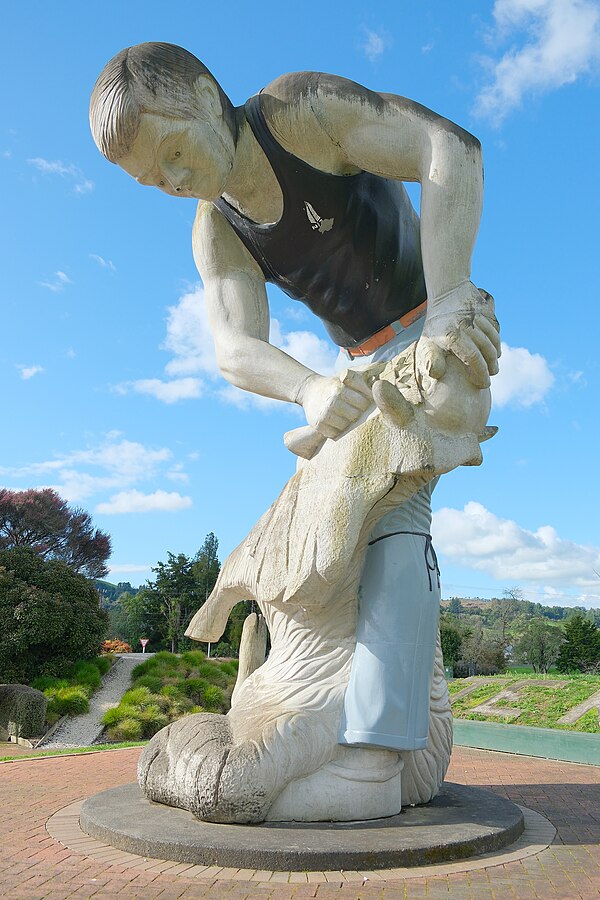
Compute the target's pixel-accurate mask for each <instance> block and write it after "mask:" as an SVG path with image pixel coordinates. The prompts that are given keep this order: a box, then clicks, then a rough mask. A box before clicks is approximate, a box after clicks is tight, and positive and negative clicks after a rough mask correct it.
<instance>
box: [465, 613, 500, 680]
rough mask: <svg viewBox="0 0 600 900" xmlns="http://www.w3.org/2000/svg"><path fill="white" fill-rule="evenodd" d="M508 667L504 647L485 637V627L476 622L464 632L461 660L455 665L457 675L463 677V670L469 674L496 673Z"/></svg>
mask: <svg viewBox="0 0 600 900" xmlns="http://www.w3.org/2000/svg"><path fill="white" fill-rule="evenodd" d="M505 669H506V656H505V653H504V648H503V647H499V646H498V644H497V642H494V641H490V640H487V639H486V638H485V637H484V632H483V628H482V626H481V625H480V624H478V623H474V625H473V627H472V628H469V630H468V631H466V632H465V633H464V634H463V642H462V647H461V655H460V660H458V665H457V666H456V667H455V675H458V676H459V677H462V672H463V671H466V672H468V674H469V675H495V674H496V673H497V672H504V670H505Z"/></svg>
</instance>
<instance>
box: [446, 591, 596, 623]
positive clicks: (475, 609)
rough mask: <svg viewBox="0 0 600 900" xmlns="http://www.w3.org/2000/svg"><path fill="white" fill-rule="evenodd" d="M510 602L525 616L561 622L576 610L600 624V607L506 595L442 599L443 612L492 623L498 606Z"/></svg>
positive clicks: (514, 608) (515, 612)
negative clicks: (550, 603) (478, 617)
mask: <svg viewBox="0 0 600 900" xmlns="http://www.w3.org/2000/svg"><path fill="white" fill-rule="evenodd" d="M507 603H510V604H511V605H512V606H513V610H514V614H515V615H518V616H524V617H525V618H528V619H529V618H533V617H534V616H543V617H544V618H545V619H550V620H552V621H553V622H560V621H561V620H563V619H567V618H568V617H569V616H572V615H573V613H574V612H575V611H579V612H583V613H585V614H586V615H587V616H589V617H592V616H593V617H594V619H595V621H596V625H599V626H600V609H597V608H596V609H586V608H585V607H583V606H544V604H543V603H532V602H531V601H530V600H517V599H513V598H511V599H510V600H507V598H506V597H504V598H500V597H492V598H490V599H486V598H484V597H450V599H448V600H442V602H441V607H442V611H443V612H452V613H454V614H457V613H458V614H459V615H460V616H465V617H468V616H480V617H481V618H482V619H483V621H484V623H486V624H487V623H488V619H489V620H490V624H491V623H492V622H493V621H495V620H496V618H497V615H498V608H499V605H501V604H507Z"/></svg>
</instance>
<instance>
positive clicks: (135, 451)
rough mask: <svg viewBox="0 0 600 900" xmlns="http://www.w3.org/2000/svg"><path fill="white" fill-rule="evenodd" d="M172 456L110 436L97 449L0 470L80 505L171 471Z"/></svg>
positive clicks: (12, 477) (27, 483)
mask: <svg viewBox="0 0 600 900" xmlns="http://www.w3.org/2000/svg"><path fill="white" fill-rule="evenodd" d="M172 456H173V454H172V452H171V451H170V450H169V449H168V448H166V447H160V448H151V447H145V446H144V445H143V444H140V443H138V442H137V441H128V440H126V439H124V438H122V437H121V436H120V435H119V434H118V433H111V434H109V435H107V437H106V439H105V440H104V442H103V443H102V444H100V445H99V446H96V447H92V448H88V449H85V450H74V451H72V452H71V453H67V454H65V455H63V456H61V457H57V458H55V459H49V460H43V461H42V462H38V463H30V464H29V465H25V466H19V467H14V468H0V476H4V477H9V478H11V479H13V480H17V481H19V482H21V483H23V482H25V484H26V485H27V487H34V486H35V487H53V488H55V490H57V491H58V492H59V494H60V495H61V496H62V497H64V498H65V499H66V500H69V501H71V502H81V501H82V500H85V499H86V498H88V497H91V496H94V495H96V494H98V493H101V492H104V491H109V490H118V489H119V488H121V489H125V488H128V487H130V486H131V485H133V484H137V483H139V482H143V481H148V480H153V479H155V478H156V477H157V476H158V475H159V474H160V473H161V471H162V470H163V468H164V467H165V466H166V465H167V464H168V465H169V468H171V466H172Z"/></svg>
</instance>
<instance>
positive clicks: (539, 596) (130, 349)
mask: <svg viewBox="0 0 600 900" xmlns="http://www.w3.org/2000/svg"><path fill="white" fill-rule="evenodd" d="M3 26H4V34H5V39H4V43H3V56H2V58H3V69H4V70H3V73H2V79H1V81H0V83H1V90H2V110H3V122H2V125H1V126H0V172H1V173H2V186H3V200H4V208H5V216H4V222H5V224H4V233H3V238H2V242H1V244H0V247H1V250H0V253H1V254H2V282H3V286H2V294H3V304H2V305H3V309H4V310H5V318H4V323H5V326H4V331H3V335H4V339H3V340H2V342H1V343H0V384H1V392H2V395H1V401H2V419H3V424H4V428H3V438H2V450H1V453H0V482H1V483H3V484H4V485H5V486H7V487H11V488H26V487H38V486H47V485H52V486H55V487H56V488H57V489H58V490H59V491H60V492H61V493H62V495H63V496H65V497H67V498H68V499H69V500H70V501H72V502H73V503H75V504H77V505H82V506H84V507H85V508H86V509H88V510H89V511H90V512H91V513H92V514H93V516H94V520H95V521H96V522H97V524H98V525H99V526H100V527H102V528H103V529H105V530H106V531H108V532H109V533H110V534H111V536H112V539H113V545H114V553H113V556H112V559H111V561H110V565H111V567H112V569H111V576H110V577H111V578H112V580H115V581H118V580H130V581H132V582H133V583H134V584H139V583H141V582H143V581H144V579H145V578H146V577H148V576H149V575H150V567H151V566H152V565H155V564H156V562H157V560H159V559H162V560H164V559H165V557H166V554H167V551H169V550H170V551H173V552H185V553H189V554H191V553H194V552H195V551H196V550H197V549H198V547H199V546H200V544H201V543H202V541H203V539H204V536H205V534H206V533H207V532H208V531H214V532H215V533H216V535H217V536H218V538H219V541H220V546H221V555H222V557H224V555H226V554H227V553H228V552H229V551H231V550H232V549H233V548H234V547H235V546H236V544H237V543H238V542H239V541H240V540H241V539H243V538H244V536H245V535H246V533H247V531H248V530H249V529H250V528H251V526H252V525H253V524H254V522H255V521H256V519H257V518H258V517H259V516H260V515H261V514H262V512H263V511H264V510H265V509H266V508H267V506H268V505H269V504H270V503H271V502H272V500H273V499H274V498H275V496H276V495H277V493H278V492H279V490H280V489H281V487H282V486H283V484H284V483H285V481H286V480H287V478H288V477H289V476H290V475H291V474H292V472H293V467H294V458H293V457H292V456H291V455H290V454H289V453H288V452H287V451H286V450H285V448H284V446H283V443H282V439H281V436H282V434H283V432H284V431H286V430H288V429H289V428H291V427H295V426H297V425H299V424H301V419H300V418H299V414H298V412H297V411H296V410H295V409H291V408H288V407H286V406H284V405H282V404H276V403H265V402H264V401H260V402H257V401H256V400H253V399H252V398H251V397H248V395H243V394H242V393H241V392H239V391H237V390H235V389H233V388H230V387H229V386H228V385H227V384H226V383H225V382H224V381H223V380H222V379H221V378H220V377H219V375H218V373H217V371H216V366H215V363H214V355H213V351H212V345H211V341H210V335H209V333H208V331H207V327H206V322H205V318H204V315H203V306H202V286H201V284H200V282H199V279H198V275H197V273H196V270H195V268H194V263H193V260H192V256H191V248H190V229H191V224H192V221H193V217H194V212H195V204H194V201H192V200H184V199H180V200H176V199H174V198H169V197H167V196H164V195H162V194H160V193H159V192H158V191H153V190H151V189H149V188H142V187H140V186H139V185H137V184H136V183H135V182H134V181H133V180H132V179H131V178H129V177H128V176H127V175H125V173H123V172H121V171H120V170H119V169H118V168H117V167H115V166H113V165H110V164H109V163H108V162H107V161H106V160H105V159H104V158H103V157H102V156H101V155H100V154H99V152H98V151H97V150H96V147H95V146H94V143H93V141H92V138H91V136H90V133H89V128H88V124H87V107H88V101H89V94H90V91H91V88H92V86H93V84H94V81H95V79H96V77H97V75H98V74H99V72H100V70H101V69H102V67H103V66H104V64H105V63H106V62H107V61H108V59H109V58H110V57H111V56H113V55H114V54H115V53H116V52H118V51H119V50H120V49H122V47H125V46H128V45H130V44H134V43H139V42H141V41H147V40H164V41H170V42H173V43H177V44H181V45H182V46H185V47H186V48H188V49H189V50H191V51H192V52H194V53H195V54H196V55H197V56H198V57H199V58H200V59H202V60H203V62H205V63H206V64H207V65H208V66H209V68H211V69H212V70H213V72H214V73H215V75H216V76H217V77H218V78H219V80H220V81H221V83H222V85H223V87H224V89H225V90H226V92H227V93H228V94H229V95H230V97H231V99H232V100H233V102H234V103H235V104H240V103H243V102H244V101H245V100H246V98H247V97H248V96H250V95H251V94H253V93H255V92H256V91H258V90H259V89H260V88H261V87H263V86H264V85H265V84H267V83H268V82H269V81H271V80H272V79H273V78H275V77H277V76H278V75H280V74H282V73H283V72H287V71H295V70H302V69H306V70H320V71H329V72H333V73H336V74H339V75H344V76H346V77H349V78H352V79H354V80H355V81H359V82H361V83H363V84H366V85H367V86H369V87H371V88H373V89H375V90H381V91H389V92H394V93H398V94H403V95H406V96H408V97H411V98H412V99H414V100H418V101H419V102H421V103H424V104H425V105H427V106H429V107H431V108H432V109H434V110H436V111H437V112H439V113H442V114H443V115H445V116H447V117H448V118H450V119H453V120H455V121H456V122H458V123H459V124H461V125H462V126H463V127H465V128H467V129H469V130H470V131H472V132H474V133H475V134H476V135H477V136H478V137H479V138H480V140H481V141H482V144H483V151H484V161H485V169H486V194H485V206H484V215H483V220H482V225H481V230H480V234H479V239H478V243H477V246H476V249H475V254H474V259H473V280H474V281H475V283H476V284H479V285H480V286H482V287H485V288H486V289H487V290H489V291H490V292H491V293H493V294H494V295H495V297H496V305H497V312H498V315H499V318H500V321H501V324H502V329H503V330H502V337H503V340H504V342H505V345H506V348H505V352H504V355H503V358H502V361H501V373H500V375H499V376H498V377H497V379H496V380H495V384H494V395H495V399H494V408H493V410H492V416H491V419H490V421H491V423H493V424H496V425H498V426H499V428H500V431H499V434H498V436H497V437H496V438H495V439H494V440H493V441H491V442H490V443H488V444H486V445H485V448H484V454H485V461H484V465H483V466H482V467H481V468H479V469H473V468H467V469H461V470H459V471H457V472H454V473H452V474H450V475H449V476H447V477H445V478H444V479H442V481H441V483H440V485H439V487H438V488H437V490H436V493H435V496H434V510H435V517H434V538H435V541H436V544H437V547H438V552H439V556H440V561H441V564H442V576H443V587H444V593H445V595H446V596H451V595H453V594H462V595H464V596H477V595H478V596H494V595H496V596H498V595H500V594H501V592H502V590H503V589H504V588H506V587H509V586H514V585H516V586H519V587H520V588H521V589H522V590H523V591H524V594H525V596H526V597H527V598H529V599H532V600H539V601H541V602H549V603H554V602H556V603H560V604H566V605H573V604H576V603H583V604H584V605H586V606H591V605H592V606H593V605H595V606H599V605H600V576H598V575H597V574H595V572H600V517H599V516H598V508H599V505H600V488H599V479H598V475H597V462H598V458H599V454H598V445H599V443H600V427H599V422H598V401H597V398H598V392H599V389H600V369H599V363H598V332H599V328H598V326H599V323H600V315H599V312H598V250H597V241H598V224H597V218H598V209H599V208H600V178H599V174H598V164H599V148H600V141H599V130H600V123H599V118H598V115H597V111H598V100H599V97H598V89H599V83H600V82H599V78H598V71H599V66H598V63H599V60H600V7H599V4H598V3H597V2H595V0H497V2H495V3H493V2H482V0H477V2H475V0H462V2H461V3H460V4H450V3H447V2H445V0H437V2H426V0H425V2H422V3H419V4H416V3H407V2H404V0H401V2H398V3H395V4H388V3H383V2H380V0H372V2H370V3H369V4H365V3H359V2H355V0H345V2H343V3H342V2H339V0H332V2H330V3H327V4H323V3H315V2H312V0H308V2H305V3H303V4H301V5H293V4H292V5H289V6H288V5H286V4H281V3H279V2H278V3H274V2H271V0H268V2H262V3H259V4H249V3H241V2H236V0H230V2H229V3H227V4H214V5H208V4H196V3H190V2H187V0H182V2H180V3H178V4H177V6H175V7H172V8H167V7H165V5H164V4H163V3H160V4H159V3H155V2H152V0H149V2H148V0H147V2H144V3H141V2H138V0H132V2H128V3H116V2H114V0H106V2H104V3H103V4H102V5H101V6H98V5H93V4H82V3H75V2H71V0H64V2H59V3H55V4H47V3H41V2H29V3H28V4H25V5H22V6H21V7H17V5H16V4H11V5H10V8H7V9H6V10H5V11H4V14H3ZM412 196H413V197H414V199H415V202H416V203H418V191H415V190H414V189H413V193H412ZM270 299H271V305H272V310H271V311H272V316H273V319H274V320H275V321H274V322H273V326H272V339H273V340H275V341H277V342H278V343H279V345H280V346H282V347H283V348H284V349H286V350H288V351H289V352H290V353H292V355H294V354H297V355H298V356H299V358H300V359H301V360H302V361H303V362H305V363H307V364H309V365H312V366H313V367H316V368H318V370H319V371H323V372H327V371H328V369H329V367H331V365H332V363H333V360H334V358H335V353H334V351H333V348H332V347H331V345H330V344H329V343H328V341H327V338H326V336H325V333H324V331H323V329H322V327H321V326H320V323H319V322H318V321H316V320H315V319H314V318H312V317H311V316H310V314H309V313H307V312H305V311H304V310H303V309H302V308H301V307H300V305H299V304H295V303H293V302H292V301H290V300H289V299H288V298H287V297H286V296H285V295H283V294H281V293H280V292H278V291H277V290H270Z"/></svg>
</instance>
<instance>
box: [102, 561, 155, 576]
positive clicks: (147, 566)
mask: <svg viewBox="0 0 600 900" xmlns="http://www.w3.org/2000/svg"><path fill="white" fill-rule="evenodd" d="M153 565H154V563H141V564H140V563H117V564H116V565H114V566H111V567H110V574H111V576H112V575H120V574H121V573H123V572H125V573H129V572H150V571H151V569H152V566H153Z"/></svg>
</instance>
